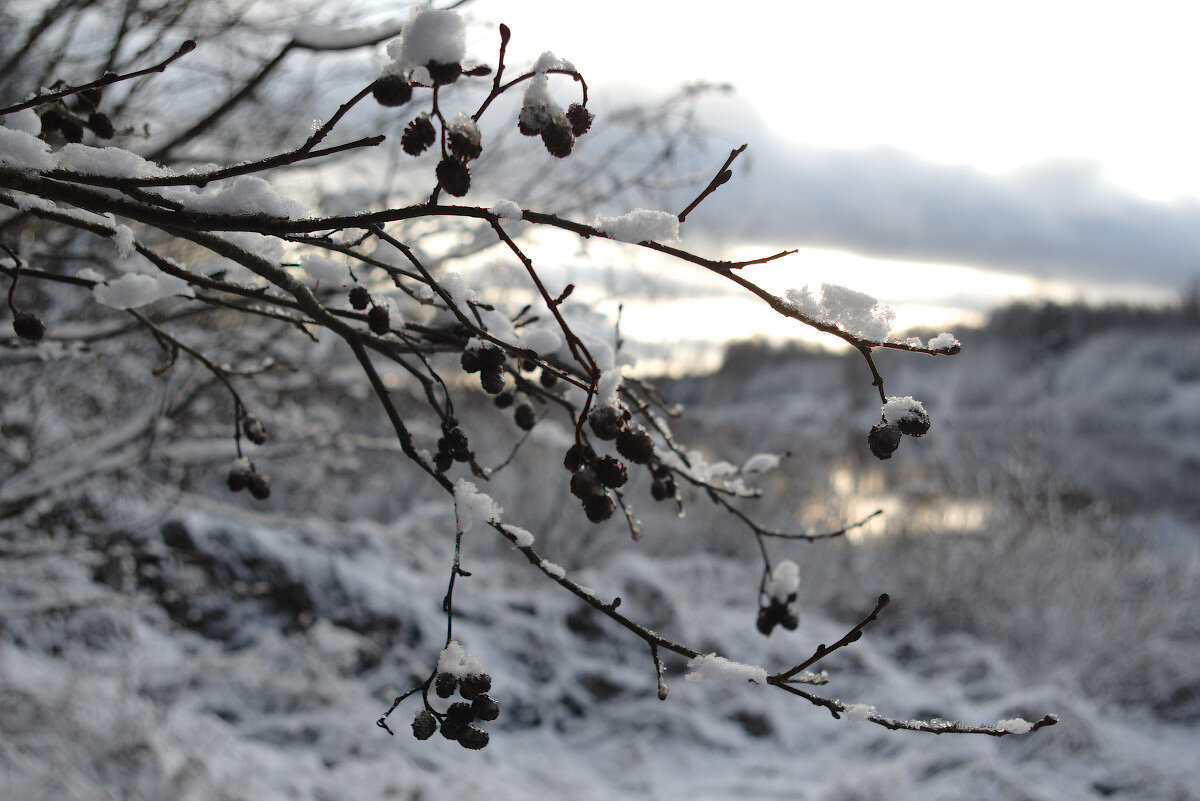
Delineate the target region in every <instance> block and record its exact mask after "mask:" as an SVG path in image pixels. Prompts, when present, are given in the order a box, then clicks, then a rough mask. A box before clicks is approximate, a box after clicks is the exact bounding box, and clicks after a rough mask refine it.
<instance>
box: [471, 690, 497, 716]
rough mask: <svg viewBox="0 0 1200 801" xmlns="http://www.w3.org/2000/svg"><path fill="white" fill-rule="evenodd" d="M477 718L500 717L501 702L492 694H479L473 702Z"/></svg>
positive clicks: (472, 708) (472, 707)
mask: <svg viewBox="0 0 1200 801" xmlns="http://www.w3.org/2000/svg"><path fill="white" fill-rule="evenodd" d="M471 710H472V711H473V712H474V713H475V719H476V720H495V719H496V718H498V717H500V704H499V702H498V701H496V699H495V698H493V697H492V696H490V695H477V696H475V700H474V702H473V703H472V704H471Z"/></svg>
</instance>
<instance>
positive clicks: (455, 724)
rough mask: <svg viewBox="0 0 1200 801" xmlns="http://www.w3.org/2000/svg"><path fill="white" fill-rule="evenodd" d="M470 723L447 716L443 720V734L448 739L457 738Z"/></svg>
mask: <svg viewBox="0 0 1200 801" xmlns="http://www.w3.org/2000/svg"><path fill="white" fill-rule="evenodd" d="M468 725H470V724H467V723H460V722H459V721H457V720H451V719H450V718H445V719H443V720H442V736H443V737H445V738H446V739H447V740H457V739H458V738H459V737H461V736H462V733H463V731H465V730H466V728H467V726H468Z"/></svg>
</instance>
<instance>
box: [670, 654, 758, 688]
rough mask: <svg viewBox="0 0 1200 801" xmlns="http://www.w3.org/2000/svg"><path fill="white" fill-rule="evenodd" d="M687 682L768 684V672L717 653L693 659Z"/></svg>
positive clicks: (689, 667)
mask: <svg viewBox="0 0 1200 801" xmlns="http://www.w3.org/2000/svg"><path fill="white" fill-rule="evenodd" d="M687 667H688V672H687V673H686V674H685V675H684V677H683V678H684V679H685V680H687V681H746V682H750V683H751V684H766V683H767V671H766V670H765V669H764V668H760V667H758V666H757V665H747V664H744V663H742V662H733V661H731V660H729V659H726V658H725V657H723V656H717V655H716V654H715V653H712V654H704V655H702V656H697V657H693V658H692V659H691V660H690V661H689V662H688V664H687Z"/></svg>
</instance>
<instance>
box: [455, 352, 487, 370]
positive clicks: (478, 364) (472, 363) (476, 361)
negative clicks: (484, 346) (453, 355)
mask: <svg viewBox="0 0 1200 801" xmlns="http://www.w3.org/2000/svg"><path fill="white" fill-rule="evenodd" d="M458 363H459V364H460V365H461V366H462V369H463V372H464V373H478V372H479V371H480V370H482V369H483V359H482V357H481V356H480V355H479V350H478V349H477V348H469V349H467V350H464V351H463V354H462V358H461V359H459V360H458Z"/></svg>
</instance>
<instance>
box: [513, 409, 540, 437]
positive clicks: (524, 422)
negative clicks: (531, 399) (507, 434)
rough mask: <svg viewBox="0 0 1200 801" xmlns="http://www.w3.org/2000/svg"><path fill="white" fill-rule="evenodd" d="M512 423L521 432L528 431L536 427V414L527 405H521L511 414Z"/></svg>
mask: <svg viewBox="0 0 1200 801" xmlns="http://www.w3.org/2000/svg"><path fill="white" fill-rule="evenodd" d="M513 422H515V423H516V424H517V428H519V429H521V430H522V431H529V430H530V429H532V428H533V427H534V426H535V425H537V414H536V413H535V412H534V411H533V407H532V406H530V405H529V404H528V403H522V404H520V405H519V406H517V408H516V411H514V412H513Z"/></svg>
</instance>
